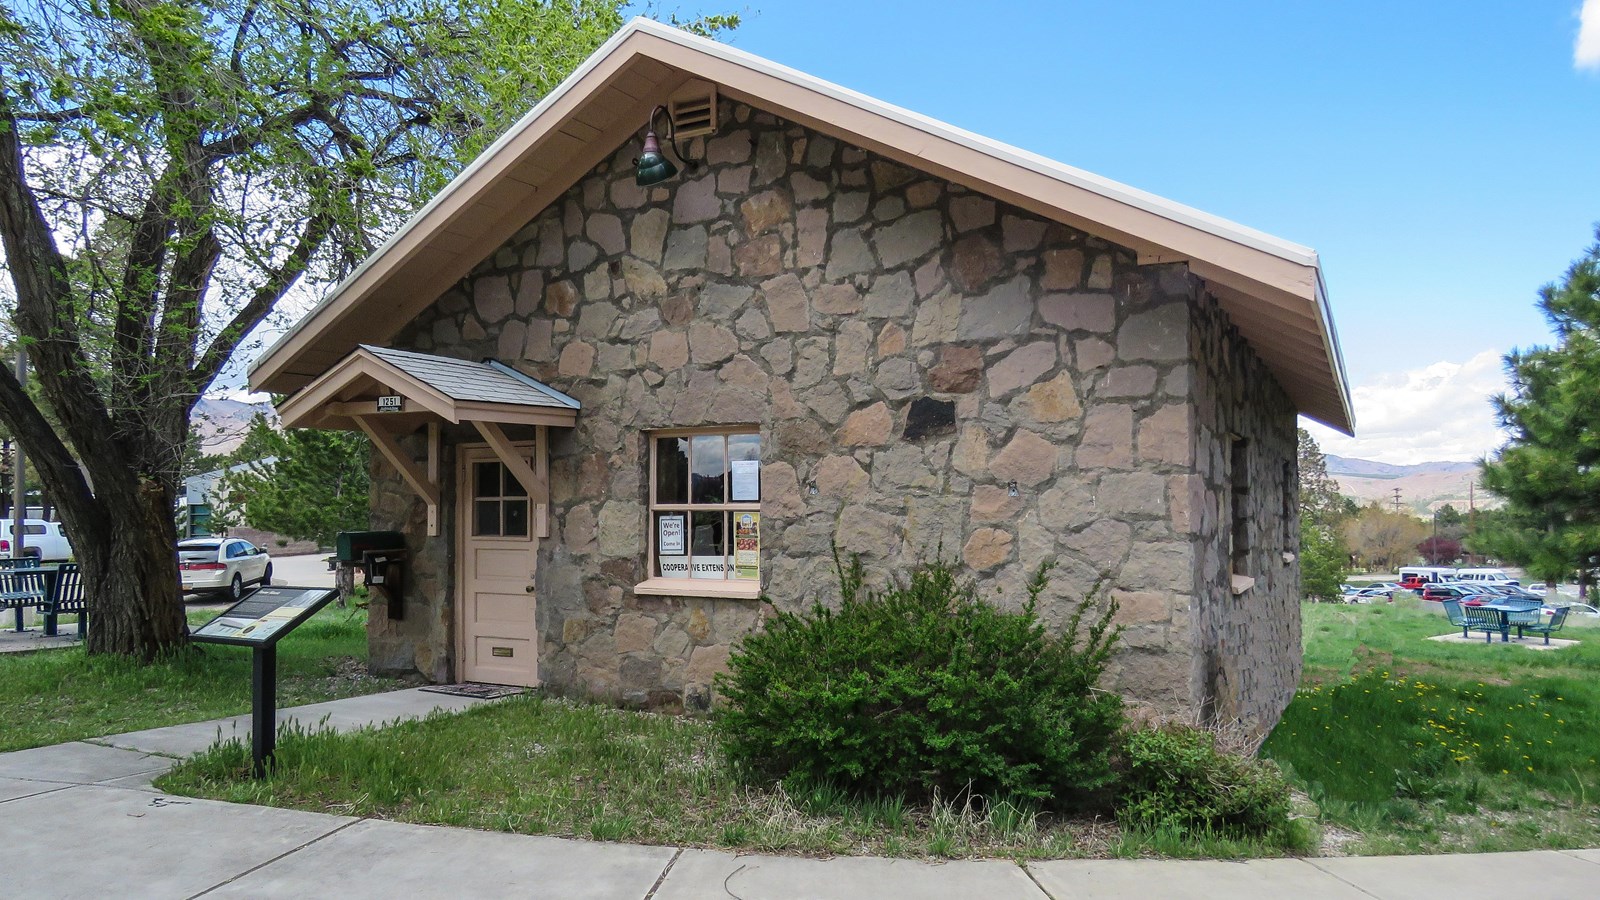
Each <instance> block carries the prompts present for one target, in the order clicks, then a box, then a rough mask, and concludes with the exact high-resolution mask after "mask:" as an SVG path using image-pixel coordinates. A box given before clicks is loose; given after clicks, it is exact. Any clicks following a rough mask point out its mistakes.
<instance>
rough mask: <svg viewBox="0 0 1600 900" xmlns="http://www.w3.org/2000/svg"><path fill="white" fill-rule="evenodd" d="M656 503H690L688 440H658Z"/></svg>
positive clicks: (670, 438) (679, 438)
mask: <svg viewBox="0 0 1600 900" xmlns="http://www.w3.org/2000/svg"><path fill="white" fill-rule="evenodd" d="M656 502H657V503H688V502H689V439H688V438H681V437H676V438H673V437H669V438H656Z"/></svg>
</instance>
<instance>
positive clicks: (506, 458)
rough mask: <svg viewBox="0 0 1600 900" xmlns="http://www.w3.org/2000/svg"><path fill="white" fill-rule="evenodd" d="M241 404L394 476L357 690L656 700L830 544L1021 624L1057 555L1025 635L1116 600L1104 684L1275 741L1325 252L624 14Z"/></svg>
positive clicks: (701, 700)
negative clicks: (646, 156)
mask: <svg viewBox="0 0 1600 900" xmlns="http://www.w3.org/2000/svg"><path fill="white" fill-rule="evenodd" d="M658 106H659V107H662V110H661V112H660V113H659V114H656V115H653V114H652V110H653V109H654V108H656V107H658ZM652 120H653V121H654V122H655V127H657V128H660V129H661V130H662V131H663V132H669V131H671V132H674V134H673V137H675V138H676V140H675V142H669V143H676V145H677V148H678V153H680V154H681V157H674V156H672V155H671V154H669V158H680V159H681V164H680V167H681V169H682V171H681V172H680V173H678V174H677V175H676V177H674V178H670V179H668V180H666V181H663V182H661V183H659V184H654V185H650V186H645V187H641V186H640V185H639V184H638V183H637V182H636V177H635V173H636V167H635V163H634V159H635V157H637V156H638V155H639V154H640V133H641V132H642V130H643V129H644V127H645V126H646V124H647V122H650V121H652ZM251 383H252V386H253V387H255V388H257V389H263V390H272V391H279V392H287V393H291V394H292V396H291V397H290V398H289V399H288V400H287V401H285V403H284V404H283V405H282V413H283V417H284V419H285V420H286V422H287V423H288V424H290V425H296V426H307V427H322V428H360V429H362V430H364V431H366V432H367V433H368V434H369V435H370V436H372V438H373V440H374V443H375V446H376V447H377V448H378V449H379V450H380V451H381V453H380V454H378V456H379V457H381V460H382V461H381V462H379V463H377V464H375V474H376V477H375V484H374V497H373V510H372V517H373V526H374V527H375V528H381V529H393V530H398V531H401V532H404V534H405V537H406V544H407V548H408V551H409V553H408V558H407V560H406V570H405V573H404V578H403V580H402V582H401V587H400V589H399V591H398V593H399V595H400V596H399V598H398V599H393V598H391V599H390V600H389V601H388V605H387V608H386V606H385V604H384V603H383V602H375V604H374V609H373V616H372V620H371V625H370V629H371V649H372V662H373V665H374V667H375V668H378V669H385V670H391V671H420V672H421V673H423V674H424V675H425V676H427V677H429V678H431V679H434V680H439V681H449V680H479V681H490V682H497V683H516V684H544V685H547V686H548V687H550V688H551V689H553V690H557V691H561V692H568V693H584V694H590V695H597V696H601V697H606V698H611V699H615V700H618V701H620V702H623V703H627V704H635V705H641V706H655V707H677V706H686V707H689V708H696V707H703V706H705V705H706V704H707V703H709V702H710V701H711V699H712V676H713V675H714V674H715V673H716V672H717V671H719V670H720V669H721V668H722V667H723V665H724V663H725V661H726V659H727V656H728V653H729V649H730V647H731V646H732V645H733V644H734V643H735V642H737V641H738V639H739V638H740V637H741V636H742V635H745V634H748V633H750V632H751V631H752V630H753V629H757V628H759V627H761V623H762V621H763V619H764V618H765V617H766V616H768V615H770V614H771V612H772V609H773V608H774V607H776V608H780V609H799V608H802V607H804V606H807V605H809V604H810V603H811V602H813V601H814V600H816V599H826V598H827V597H828V595H829V594H830V588H831V586H832V584H833V573H832V565H833V563H832V559H831V555H830V546H831V544H832V542H835V541H837V542H838V544H839V546H840V547H841V548H842V549H844V550H845V551H847V552H852V553H859V554H860V555H861V557H862V558H863V560H864V561H865V562H866V563H867V565H868V568H869V570H870V571H872V572H873V573H874V577H878V578H880V579H881V578H885V577H888V573H891V572H894V571H898V570H903V568H904V567H905V566H907V565H909V564H911V563H914V562H916V561H918V560H920V559H926V558H928V557H930V556H932V555H935V554H940V553H942V554H943V555H944V556H946V557H947V558H956V559H958V560H959V561H961V562H962V563H963V564H964V565H965V567H966V568H967V569H968V570H970V572H971V574H972V575H973V576H975V577H976V578H977V579H978V580H979V583H980V584H981V585H982V587H983V589H984V591H985V592H988V593H990V594H992V596H993V598H994V602H996V603H1000V604H1007V605H1015V604H1018V603H1019V602H1020V600H1021V599H1022V597H1023V593H1022V584H1023V582H1024V580H1025V578H1026V577H1027V575H1028V574H1029V573H1030V572H1031V571H1032V569H1033V568H1034V567H1036V566H1037V565H1038V564H1039V563H1040V562H1042V561H1045V560H1053V561H1055V563H1056V568H1055V570H1054V574H1053V578H1052V581H1051V583H1050V587H1049V589H1048V592H1047V595H1046V598H1045V601H1046V602H1045V604H1044V606H1043V612H1044V615H1045V616H1046V618H1047V619H1048V620H1049V621H1050V622H1051V623H1052V624H1059V623H1061V622H1062V621H1064V620H1065V618H1066V617H1067V616H1068V615H1069V614H1070V613H1071V611H1072V609H1073V608H1074V607H1075V606H1076V605H1077V604H1079V603H1082V602H1084V601H1085V598H1090V597H1092V598H1095V599H1103V598H1106V597H1111V598H1115V599H1116V600H1117V601H1118V602H1119V603H1120V613H1119V617H1120V619H1121V620H1122V621H1123V622H1124V623H1125V624H1126V625H1127V632H1126V635H1125V638H1124V640H1123V643H1122V649H1121V650H1120V651H1119V653H1118V655H1117V657H1116V660H1115V664H1114V673H1113V677H1114V680H1115V686H1116V687H1117V688H1118V689H1119V690H1121V691H1123V692H1124V693H1125V694H1127V695H1128V696H1129V697H1131V698H1134V699H1137V700H1140V701H1143V702H1146V703H1149V704H1151V705H1153V706H1155V707H1158V708H1160V709H1164V710H1170V711H1178V710H1195V711H1198V712H1200V713H1201V714H1202V715H1204V716H1206V717H1208V718H1211V719H1216V720H1234V719H1237V720H1242V721H1244V722H1247V723H1249V724H1250V725H1251V726H1253V727H1255V728H1257V729H1265V728H1267V727H1270V726H1271V724H1273V723H1274V722H1276V720H1277V717H1278V715H1279V714H1280V712H1281V710H1282V709H1283V707H1284V705H1285V704H1286V703H1287V702H1288V700H1289V698H1290V695H1291V694H1292V692H1293V688H1294V685H1295V682H1296V680H1297V678H1298V675H1299V645H1300V640H1299V638H1300V615H1299V577H1298V570H1297V566H1296V560H1295V552H1296V549H1297V541H1298V523H1297V515H1296V506H1297V504H1296V468H1295V467H1296V440H1295V416H1296V413H1297V412H1299V413H1304V414H1306V415H1309V416H1311V417H1313V418H1317V419H1319V420H1321V421H1323V422H1326V423H1328V424H1330V425H1333V426H1334V427H1338V428H1342V429H1345V430H1349V428H1350V425H1351V417H1350V410H1349V401H1348V389H1347V387H1346V384H1345V379H1344V375H1343V371H1342V362H1341V360H1340V357H1339V351H1338V344H1337V339H1336V337H1335V335H1334V332H1333V329H1332V325H1331V321H1330V319H1329V314H1328V307H1327V301H1326V297H1325V293H1324V288H1323V284H1322V279H1321V274H1320V270H1319V268H1318V263H1317V258H1316V255H1315V253H1313V252H1312V251H1310V250H1307V249H1305V248H1302V247H1297V246H1295V245H1292V244H1288V243H1285V242H1282V241H1279V240H1277V239H1275V238H1272V237H1269V236H1267V235H1264V234H1261V233H1259V232H1255V231H1251V230H1249V229H1246V228H1243V227H1241V226H1238V225H1235V224H1232V223H1229V222H1225V221H1223V220H1220V219H1217V218H1214V217H1211V216H1208V215H1206V214H1204V213H1201V212H1198V211H1196V210H1193V209H1188V208H1185V207H1182V206H1178V205H1176V204H1173V203H1171V202H1169V201H1165V200H1162V199H1160V198H1157V197H1153V196H1151V195H1148V194H1144V193H1141V192H1139V191H1136V190H1134V189H1131V188H1128V187H1125V186H1122V185H1119V184H1116V183H1113V182H1110V181H1107V180H1104V179H1100V178H1098V177H1096V176H1093V175H1090V174H1088V173H1084V172H1081V171H1077V170H1074V169H1070V168H1067V167H1065V166H1061V165H1059V164H1056V163H1053V162H1050V161H1048V160H1044V159H1041V158H1039V157H1036V156H1032V155H1030V154H1027V153H1024V152H1022V151H1019V150H1015V149H1013V148H1009V147H1004V146H1002V145H999V144H996V143H993V142H990V141H987V140H985V139H983V138H980V137H978V136H975V135H972V134H969V133H966V132H962V131H959V130H957V129H954V128H951V127H949V126H946V125H942V124H940V123H936V122H933V121H930V120H927V119H924V118H922V117H919V116H916V115H914V114H912V113H909V112H906V111H904V110H900V109H896V108H893V107H890V106H887V105H884V104H882V103H879V102H877V101H874V100H871V99H870V98H866V97H862V96H860V95H857V94H854V93H851V92H849V91H846V90H844V89H842V88H839V87H836V86H834V85H830V84H826V83H823V82H820V81H817V80H816V79H813V78H810V77H809V76H806V75H803V74H801V73H798V72H795V71H793V70H789V69H786V68H783V67H780V66H777V65H775V64H772V63H770V62H767V61H765V60H762V59H759V58H756V57H753V56H750V55H748V54H745V53H741V52H739V51H736V50H733V49H731V48H728V47H725V46H722V45H719V44H715V43H713V42H710V41H706V40H703V39H700V38H696V37H693V36H689V35H686V34H684V33H681V32H678V31H676V30H673V29H669V28H666V27H663V26H660V25H657V24H655V23H652V22H648V21H643V20H638V21H635V22H633V23H631V24H630V25H629V26H627V27H626V28H625V29H624V30H623V31H622V32H621V33H619V34H618V35H617V36H616V37H615V38H613V39H612V40H611V41H610V42H609V43H607V44H606V45H605V46H604V47H602V48H601V49H600V50H599V51H597V52H596V54H595V55H594V56H593V57H591V58H590V59H589V60H588V61H587V62H586V63H585V64H584V65H583V66H582V67H581V68H580V69H579V70H578V71H577V72H576V73H575V74H574V75H573V76H572V77H571V78H569V79H568V80H567V81H566V82H565V83H563V84H562V86H561V87H560V88H558V89H557V90H556V91H555V92H554V93H553V94H552V95H551V96H550V97H548V98H547V99H546V100H544V101H543V102H542V103H540V105H539V106H538V107H537V108H536V109H534V110H533V111H532V112H531V113H530V114H529V115H528V116H527V117H525V118H524V119H523V120H522V121H521V122H519V123H518V124H517V125H516V126H515V127H514V128H513V129H512V130H511V132H509V133H508V134H507V135H506V136H505V137H504V138H502V139H501V140H500V141H499V142H498V143H496V144H495V145H494V146H493V147H491V148H490V149H489V150H487V151H486V152H485V153H484V155H483V156H482V157H481V158H479V159H478V160H477V161H476V162H475V163H474V164H473V165H472V166H471V167H469V168H468V169H467V170H466V171H465V172H463V173H462V174H461V175H460V176H459V177H458V178H457V179H455V181H454V182H452V183H451V184H450V185H449V186H448V187H447V188H446V189H445V190H444V191H443V192H442V193H441V194H440V195H439V196H438V197H436V198H434V200H433V201H432V202H431V203H430V204H429V205H428V206H427V207H426V208H424V209H423V210H422V211H421V212H420V213H418V214H417V216H416V217H415V218H413V219H412V221H411V222H409V223H407V224H406V225H405V226H404V227H403V228H402V229H401V231H400V232H399V233H398V234H397V235H396V236H395V237H394V238H393V239H392V240H390V241H389V242H388V244H386V245H385V246H384V247H383V248H382V249H380V250H379V251H378V252H377V253H376V254H375V255H374V256H373V257H372V258H371V259H369V260H368V261H367V262H366V263H365V264H364V265H363V266H362V267H361V268H360V269H359V270H358V271H357V272H356V273H355V274H354V275H353V276H351V278H350V279H348V280H347V281H346V282H345V283H344V284H342V285H340V286H339V288H338V289H337V290H336V291H335V292H334V293H333V294H332V296H330V297H329V298H328V299H327V300H326V301H325V302H324V303H322V304H321V305H320V306H319V307H317V308H316V309H315V310H314V311H313V312H312V313H310V315H309V316H308V317H307V318H306V320H305V321H304V322H302V323H301V324H300V325H299V327H298V328H297V329H296V330H295V331H293V332H291V333H290V334H289V335H288V336H286V337H285V338H284V339H283V340H282V341H280V342H279V343H278V344H277V345H276V346H275V347H273V348H272V349H271V350H270V351H269V352H268V353H267V354H266V355H265V356H264V357H263V358H262V359H261V360H260V361H259V362H258V363H257V364H256V366H255V367H254V369H253V370H252V375H251Z"/></svg>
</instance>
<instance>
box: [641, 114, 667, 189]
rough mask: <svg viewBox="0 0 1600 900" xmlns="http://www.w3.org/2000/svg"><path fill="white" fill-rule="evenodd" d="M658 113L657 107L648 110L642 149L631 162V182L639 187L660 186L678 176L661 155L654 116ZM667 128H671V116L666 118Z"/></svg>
mask: <svg viewBox="0 0 1600 900" xmlns="http://www.w3.org/2000/svg"><path fill="white" fill-rule="evenodd" d="M659 112H661V107H659V106H658V107H656V108H655V109H652V110H650V122H649V124H648V125H647V126H646V128H645V132H644V149H643V150H641V151H640V152H639V158H638V159H636V160H634V161H633V164H634V167H635V169H634V175H633V180H634V181H635V182H636V183H637V184H638V185H639V186H640V187H649V186H650V185H652V184H660V183H661V182H663V181H666V180H667V179H668V178H671V177H673V176H674V175H676V174H678V167H677V166H675V165H673V164H672V160H670V159H667V158H666V156H665V155H663V154H662V152H661V141H660V140H658V139H657V138H656V114H657V113H659ZM667 127H668V128H671V127H672V117H671V116H668V117H667Z"/></svg>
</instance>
